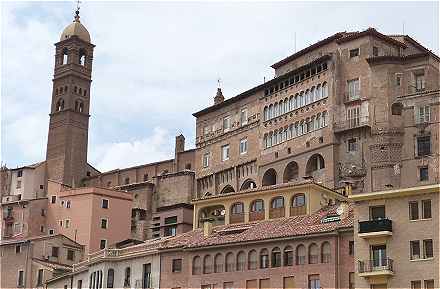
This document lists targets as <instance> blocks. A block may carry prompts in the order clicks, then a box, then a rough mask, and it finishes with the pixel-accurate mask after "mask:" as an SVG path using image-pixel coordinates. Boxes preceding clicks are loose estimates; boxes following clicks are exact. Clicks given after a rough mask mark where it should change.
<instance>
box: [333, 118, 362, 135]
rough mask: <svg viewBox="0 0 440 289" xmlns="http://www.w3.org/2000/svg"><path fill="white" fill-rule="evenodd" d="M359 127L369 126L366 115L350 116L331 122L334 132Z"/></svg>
mask: <svg viewBox="0 0 440 289" xmlns="http://www.w3.org/2000/svg"><path fill="white" fill-rule="evenodd" d="M361 127H371V124H370V118H369V117H368V116H360V117H356V118H351V119H347V120H343V121H339V122H335V123H334V124H333V130H334V131H335V132H344V131H347V130H351V129H356V128H361Z"/></svg>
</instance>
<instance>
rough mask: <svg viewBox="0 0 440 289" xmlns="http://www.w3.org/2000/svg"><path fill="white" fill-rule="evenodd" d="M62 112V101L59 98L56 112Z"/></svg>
mask: <svg viewBox="0 0 440 289" xmlns="http://www.w3.org/2000/svg"><path fill="white" fill-rule="evenodd" d="M62 110H64V99H62V98H60V99H58V101H57V106H56V111H62Z"/></svg>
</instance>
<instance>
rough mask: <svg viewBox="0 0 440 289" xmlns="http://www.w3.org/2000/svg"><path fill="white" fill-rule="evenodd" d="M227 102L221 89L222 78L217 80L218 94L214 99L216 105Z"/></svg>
mask: <svg viewBox="0 0 440 289" xmlns="http://www.w3.org/2000/svg"><path fill="white" fill-rule="evenodd" d="M224 100H225V97H224V96H223V92H222V88H221V80H220V78H219V79H217V94H216V95H215V97H214V104H218V103H221V102H223V101H224Z"/></svg>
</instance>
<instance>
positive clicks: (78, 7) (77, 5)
mask: <svg viewBox="0 0 440 289" xmlns="http://www.w3.org/2000/svg"><path fill="white" fill-rule="evenodd" d="M80 3H81V1H80V0H77V1H76V10H75V17H74V19H75V20H73V22H80V21H79V9H80V8H81V7H80V6H79V4H80Z"/></svg>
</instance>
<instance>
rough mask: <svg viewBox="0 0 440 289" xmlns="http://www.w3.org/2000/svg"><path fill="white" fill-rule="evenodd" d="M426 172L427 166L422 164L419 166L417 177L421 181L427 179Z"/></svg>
mask: <svg viewBox="0 0 440 289" xmlns="http://www.w3.org/2000/svg"><path fill="white" fill-rule="evenodd" d="M428 173H429V170H428V166H423V167H420V168H419V177H420V181H421V182H423V181H428V180H429V174H428Z"/></svg>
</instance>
